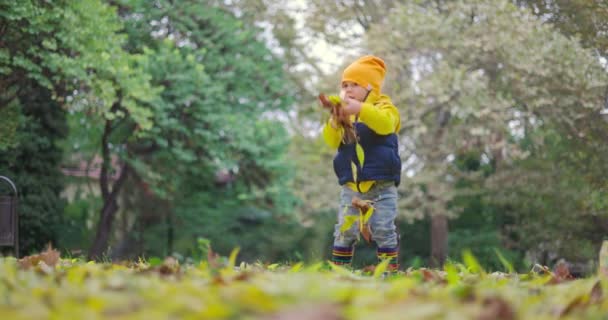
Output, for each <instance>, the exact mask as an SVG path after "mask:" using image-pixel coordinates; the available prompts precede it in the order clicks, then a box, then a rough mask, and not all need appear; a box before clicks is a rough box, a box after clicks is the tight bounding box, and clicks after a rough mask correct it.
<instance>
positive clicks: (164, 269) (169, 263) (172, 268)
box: [158, 257, 179, 275]
mask: <svg viewBox="0 0 608 320" xmlns="http://www.w3.org/2000/svg"><path fill="white" fill-rule="evenodd" d="M158 272H159V273H160V274H162V275H170V274H176V273H178V272H179V261H177V259H175V258H174V257H166V258H165V260H164V261H163V264H162V265H161V266H160V267H159V268H158Z"/></svg>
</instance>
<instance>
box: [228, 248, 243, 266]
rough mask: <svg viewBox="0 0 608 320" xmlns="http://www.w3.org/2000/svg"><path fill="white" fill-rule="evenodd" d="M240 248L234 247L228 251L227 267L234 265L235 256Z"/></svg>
mask: <svg viewBox="0 0 608 320" xmlns="http://www.w3.org/2000/svg"><path fill="white" fill-rule="evenodd" d="M240 250H241V248H239V247H236V248H234V249H232V252H230V257H229V258H228V267H229V268H234V266H235V265H236V256H237V255H238V254H239V251H240Z"/></svg>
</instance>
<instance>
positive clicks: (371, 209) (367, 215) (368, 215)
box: [363, 206, 374, 223]
mask: <svg viewBox="0 0 608 320" xmlns="http://www.w3.org/2000/svg"><path fill="white" fill-rule="evenodd" d="M372 214H374V207H372V206H370V207H369V209H367V212H365V213H364V214H363V223H367V222H368V221H369V218H371V217H372Z"/></svg>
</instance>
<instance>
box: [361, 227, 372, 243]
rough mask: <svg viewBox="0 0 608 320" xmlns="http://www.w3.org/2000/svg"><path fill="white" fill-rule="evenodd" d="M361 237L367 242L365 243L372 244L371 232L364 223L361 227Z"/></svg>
mask: <svg viewBox="0 0 608 320" xmlns="http://www.w3.org/2000/svg"><path fill="white" fill-rule="evenodd" d="M361 235H362V236H363V239H365V241H367V243H371V242H372V231H371V229H370V228H369V224H367V223H366V224H364V225H363V228H362V229H361Z"/></svg>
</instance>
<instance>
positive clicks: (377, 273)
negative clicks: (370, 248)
mask: <svg viewBox="0 0 608 320" xmlns="http://www.w3.org/2000/svg"><path fill="white" fill-rule="evenodd" d="M389 263H391V259H390V258H386V259H384V260H383V261H382V262H380V264H378V265H377V266H376V269H374V275H373V277H374V278H379V277H380V276H381V275H382V274H383V273H384V271H386V268H387V267H388V264H389Z"/></svg>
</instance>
